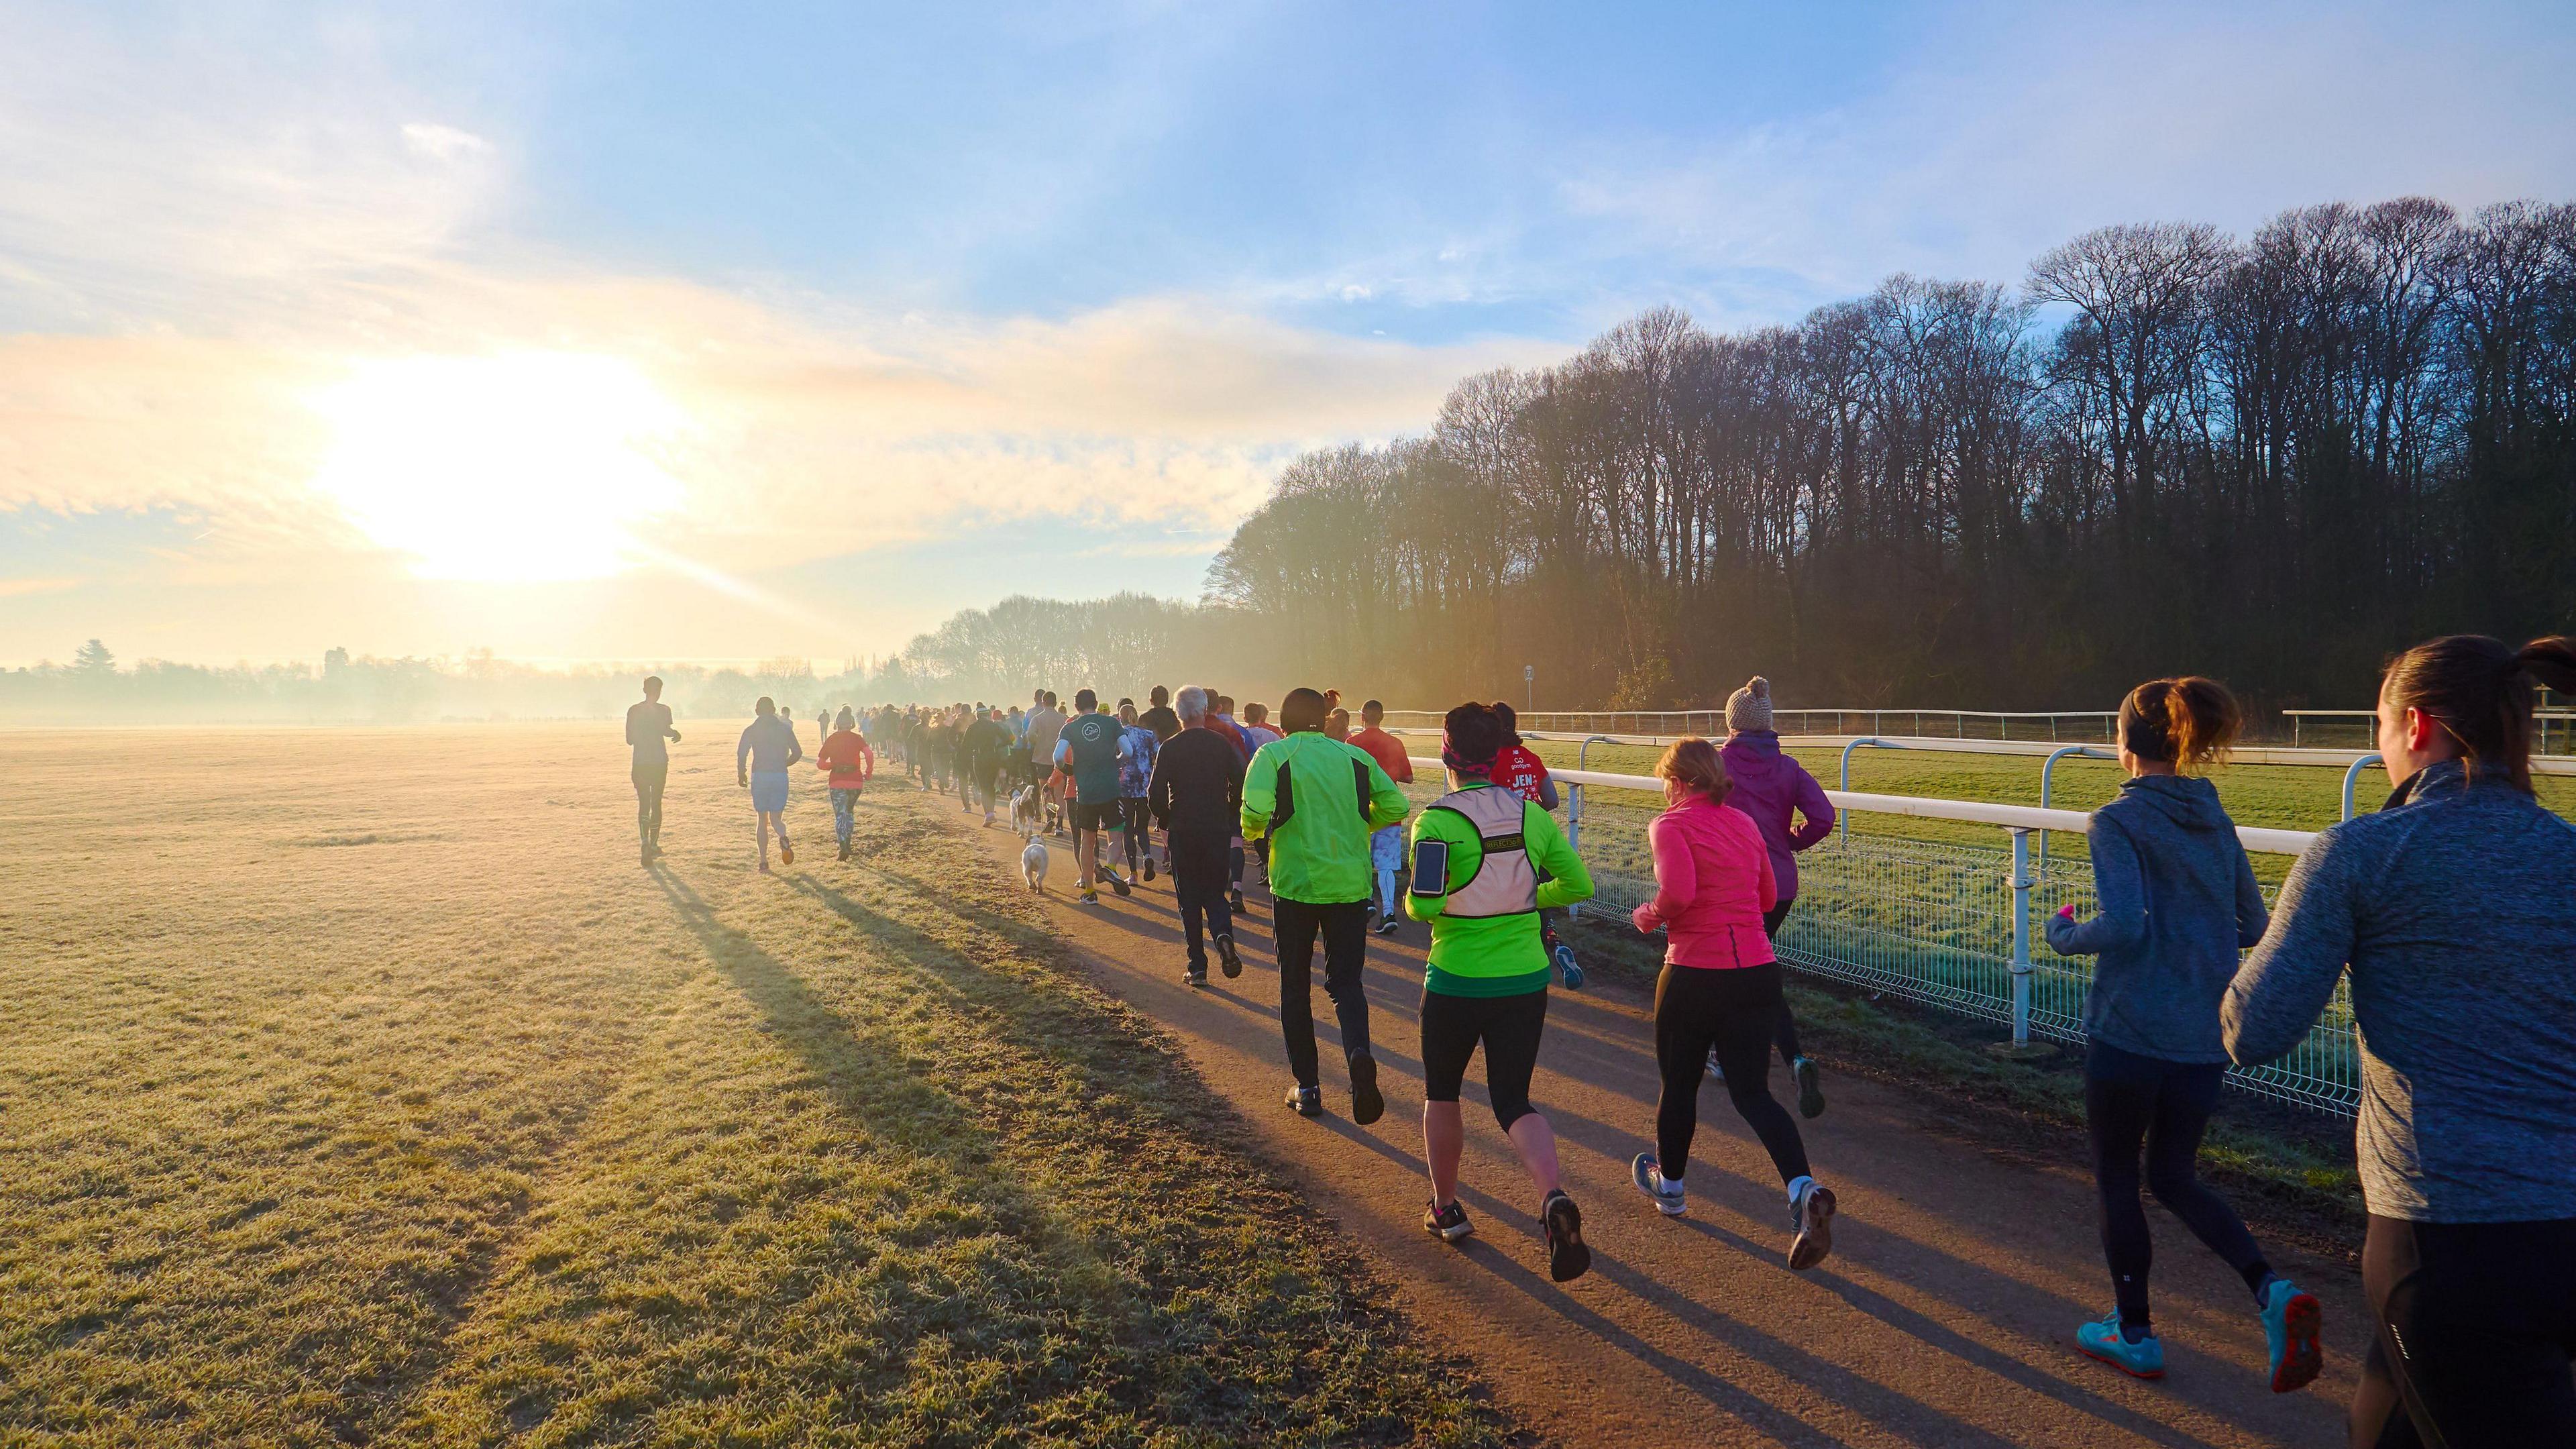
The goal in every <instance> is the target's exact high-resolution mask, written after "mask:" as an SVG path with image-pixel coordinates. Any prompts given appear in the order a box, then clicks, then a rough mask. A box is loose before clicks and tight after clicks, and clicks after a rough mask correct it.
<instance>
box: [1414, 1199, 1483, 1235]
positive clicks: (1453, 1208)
mask: <svg viewBox="0 0 2576 1449" xmlns="http://www.w3.org/2000/svg"><path fill="white" fill-rule="evenodd" d="M1422 1230H1423V1231H1424V1232H1426V1233H1429V1234H1430V1235H1431V1236H1433V1237H1435V1238H1438V1239H1439V1240H1440V1241H1442V1242H1444V1243H1454V1242H1456V1241H1458V1240H1459V1239H1460V1238H1463V1237H1465V1236H1467V1235H1468V1234H1469V1233H1472V1232H1474V1231H1475V1230H1476V1225H1475V1224H1474V1223H1471V1222H1469V1221H1467V1210H1466V1209H1465V1208H1463V1207H1461V1206H1459V1205H1458V1204H1456V1203H1454V1202H1453V1203H1451V1204H1449V1205H1448V1206H1447V1207H1442V1206H1441V1205H1440V1204H1438V1203H1436V1202H1435V1203H1432V1204H1430V1205H1429V1206H1427V1207H1425V1208H1424V1209H1423V1210H1422Z"/></svg>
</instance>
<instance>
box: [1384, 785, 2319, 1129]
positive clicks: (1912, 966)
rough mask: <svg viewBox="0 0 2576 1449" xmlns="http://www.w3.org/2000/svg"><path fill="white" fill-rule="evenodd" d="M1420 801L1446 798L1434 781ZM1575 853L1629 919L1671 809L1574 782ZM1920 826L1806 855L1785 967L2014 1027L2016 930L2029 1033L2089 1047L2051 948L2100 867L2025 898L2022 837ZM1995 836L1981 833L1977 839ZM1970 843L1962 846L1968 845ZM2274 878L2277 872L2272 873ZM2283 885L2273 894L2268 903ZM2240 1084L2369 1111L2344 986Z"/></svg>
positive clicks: (2032, 884)
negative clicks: (2017, 863) (1660, 816)
mask: <svg viewBox="0 0 2576 1449" xmlns="http://www.w3.org/2000/svg"><path fill="white" fill-rule="evenodd" d="M1419 773H1420V775H1421V777H1422V779H1423V780H1424V781H1425V782H1426V783H1422V784H1417V785H1416V786H1414V787H1413V790H1412V792H1411V793H1413V795H1414V796H1415V800H1416V803H1417V804H1423V803H1428V802H1429V801H1430V800H1431V799H1433V798H1435V797H1436V796H1437V795H1438V793H1439V788H1440V787H1439V786H1438V785H1437V784H1433V783H1428V782H1429V781H1430V780H1431V777H1432V772H1431V771H1428V770H1424V771H1420V772H1419ZM1568 795H1569V797H1570V802H1569V803H1570V804H1572V805H1573V810H1572V811H1571V812H1570V813H1571V816H1572V820H1573V828H1574V832H1575V836H1576V842H1577V846H1578V848H1579V849H1580V851H1581V853H1582V855H1583V860H1584V864H1585V865H1586V867H1588V868H1589V869H1590V870H1591V872H1592V878H1593V883H1594V887H1595V892H1596V894H1595V897H1594V901H1593V903H1592V904H1591V905H1588V906H1586V907H1584V909H1585V910H1586V911H1597V912H1603V913H1607V912H1614V911H1615V912H1617V913H1618V914H1620V915H1625V914H1626V913H1627V912H1629V911H1631V910H1633V909H1634V908H1635V907H1636V906H1637V905H1638V904H1640V903H1641V902H1643V901H1645V900H1647V899H1648V898H1649V897H1651V896H1652V895H1653V894H1654V889H1655V878H1654V864H1653V860H1652V858H1651V856H1650V854H1649V851H1648V847H1647V843H1646V825H1647V823H1648V822H1649V821H1651V820H1652V819H1653V818H1654V816H1655V814H1656V813H1657V812H1658V811H1659V810H1660V809H1661V808H1662V803H1663V802H1662V800H1661V799H1660V798H1659V797H1657V796H1654V795H1649V794H1646V793H1644V792H1642V791H1636V790H1626V789H1611V788H1605V787H1603V786H1599V785H1587V786H1582V787H1578V788H1577V789H1569V791H1568ZM1925 823H1928V822H1920V821H1914V820H1905V819H1898V818H1894V817H1887V816H1874V815H1870V814H1866V813H1862V814H1858V815H1857V817H1856V819H1855V821H1854V826H1853V829H1852V831H1851V833H1850V834H1849V836H1848V837H1845V836H1843V835H1840V834H1836V835H1833V836H1828V837H1827V838H1826V839H1825V840H1823V841H1822V842H1819V843H1818V844H1817V845H1816V846H1815V847H1814V848H1812V849H1810V850H1808V851H1806V852H1805V853H1803V854H1801V855H1800V856H1799V857H1798V894H1797V907H1796V908H1795V909H1794V910H1792V911H1791V912H1790V913H1789V917H1788V920H1787V921H1786V922H1785V923H1783V925H1782V926H1781V931H1780V938H1779V942H1778V949H1779V953H1780V958H1781V961H1782V962H1783V964H1785V965H1787V966H1789V967H1791V968H1792V969H1794V970H1798V971H1803V972H1807V973H1809V974H1811V975H1815V976H1821V977H1825V978H1828V979H1831V980H1835V981H1841V982H1846V983H1849V984H1851V985H1854V986H1860V987H1865V988H1867V989H1869V990H1871V991H1879V992H1888V993H1892V994H1894V995H1897V996H1901V997H1904V998H1906V999H1908V1000H1911V1001H1917V1002H1921V1003H1923V1004H1925V1005H1929V1006H1935V1007H1939V1008H1941V1009H1943V1010H1946V1011H1953V1012H1957V1013H1960V1014H1962V1015H1965V1016H1971V1017H1976V1018H1979V1019H1982V1020H1987V1021H1995V1022H2010V1021H2011V1020H2012V1018H2013V997H2014V992H2013V978H2014V971H2013V965H2014V960H2015V953H2014V949H2013V923H2014V914H2015V912H2016V910H2018V911H2020V912H2022V913H2023V918H2024V921H2025V929H2026V931H2027V940H2028V943H2029V945H2028V952H2027V956H2028V960H2029V963H2030V966H2029V1006H2028V1029H2029V1031H2030V1033H2031V1034H2032V1035H2034V1036H2042V1037H2048V1038H2052V1039H2055V1040H2058V1041H2063V1042H2071V1043H2081V1042H2082V1041H2083V1040H2084V999H2085V994H2086V992H2087V991H2088V990H2089V989H2090V988H2091V986H2092V980H2093V965H2092V960H2091V958H2089V957H2068V956H2059V955H2057V954H2056V953H2055V952H2053V951H2051V950H2049V949H2048V947H2047V945H2046V944H2045V942H2044V941H2043V939H2042V937H2041V933H2040V924H2041V922H2043V921H2044V920H2046V919H2047V917H2048V916H2050V915H2052V914H2054V913H2055V912H2056V911H2057V909H2058V908H2059V907H2061V906H2067V905H2072V906H2074V907H2075V909H2076V912H2077V914H2079V915H2086V914H2090V913H2091V912H2092V911H2093V909H2094V900H2093V875H2092V867H2091V865H2090V864H2089V863H2088V862H2086V861H2084V860H2082V859H2080V858H2073V859H2070V858H2068V857H2067V856H2066V855H2065V854H2062V853H2061V854H2060V855H2058V856H2057V857H2055V858H2053V859H2049V860H2044V861H2043V860H2038V859H2036V858H2035V856H2034V855H2033V854H2025V856H2024V857H2023V860H2024V870H2025V875H2024V877H2023V878H2024V879H2025V880H2026V881H2028V882H2029V886H2028V889H2027V891H2026V892H2016V891H2015V889H2014V875H2013V872H2014V853H2013V849H2012V833H2013V832H2012V831H2011V830H2010V829H2008V828H2003V827H1996V826H1974V827H1971V826H1960V825H1949V826H1947V827H1946V828H1944V829H1942V830H1940V832H1939V833H1940V834H1941V835H1942V836H1944V837H1948V838H1924V832H1923V831H1921V830H1919V829H1915V828H1913V827H1918V826H1920V825H1922V824H1925ZM1981 836H1984V837H1990V841H1989V840H1987V839H1980V838H1978V837H1981ZM1962 837H1964V838H1962ZM2263 874H2265V875H2270V874H2272V873H2271V872H2264V873H2263ZM2271 889H2272V888H2271V887H2266V893H2267V895H2268V894H2269V892H2270V890H2271ZM2229 1080H2230V1081H2231V1082H2232V1083H2233V1084H2234V1085H2235V1086H2237V1087H2238V1088H2240V1089H2242V1090H2245V1091H2248V1092H2252V1093H2255V1094H2257V1095H2260V1096H2265V1097H2270V1098H2273V1099H2275V1100H2278V1101H2282V1102H2288V1103H2293V1104H2295V1105H2298V1106H2302V1107H2309V1108H2314V1109H2317V1110H2321V1111H2326V1112H2332V1113H2337V1114H2340V1115H2343V1116H2351V1115H2352V1114H2353V1113H2354V1111H2355V1110H2356V1109H2357V1108H2358V1106H2359V1103H2360V1065H2359V1060H2358V1057H2357V1055H2356V1051H2355V1041H2354V1035H2353V1024H2352V1004H2351V999H2350V996H2349V993H2348V988H2345V987H2341V986H2339V987H2338V988H2337V989H2336V992H2335V999H2334V1001H2333V1003H2332V1004H2331V1005H2330V1006H2329V1007H2328V1008H2327V1010H2326V1013H2325V1015H2324V1017H2323V1019H2322V1020H2320V1021H2319V1023H2318V1024H2317V1026H2316V1027H2315V1029H2313V1030H2312V1031H2310V1032H2309V1034H2308V1037H2307V1039H2306V1040H2305V1041H2304V1042H2303V1043H2301V1045H2300V1046H2299V1047H2298V1049H2297V1050H2295V1051H2293V1052H2292V1053H2290V1055H2289V1056H2287V1057H2285V1058H2283V1059H2282V1060H2280V1061H2277V1062H2271V1063H2267V1064H2265V1065H2263V1066H2259V1067H2250V1068H2246V1067H2239V1068H2232V1069H2230V1072H2229Z"/></svg>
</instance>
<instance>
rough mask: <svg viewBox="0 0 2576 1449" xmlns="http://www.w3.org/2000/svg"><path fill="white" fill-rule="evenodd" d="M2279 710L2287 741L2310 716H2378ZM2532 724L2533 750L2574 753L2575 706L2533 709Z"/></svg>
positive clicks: (2372, 717)
mask: <svg viewBox="0 0 2576 1449" xmlns="http://www.w3.org/2000/svg"><path fill="white" fill-rule="evenodd" d="M2281 714H2282V715H2283V717H2285V718H2287V719H2288V720H2289V721H2290V743H2291V744H2293V745H2295V744H2297V743H2299V740H2300V736H2301V734H2302V733H2303V732H2304V731H2305V729H2306V728H2307V722H2308V721H2309V720H2312V719H2368V720H2375V719H2377V718H2379V711H2377V710H2375V709H2285V710H2283V711H2281ZM2552 724H2563V725H2566V726H2567V728H2565V729H2561V730H2555V731H2553V730H2551V728H2550V726H2551V725H2552ZM2532 725H2533V730H2532V733H2533V735H2534V736H2535V738H2534V739H2533V740H2532V744H2531V747H2532V750H2533V752H2534V753H2537V754H2543V755H2547V754H2562V755H2563V754H2576V709H2543V710H2535V711H2534V712H2533V713H2532ZM2553 738H2555V739H2556V740H2557V742H2558V748H2557V749H2556V750H2554V751H2553V750H2551V749H2550V748H2549V743H2550V741H2551V739H2553Z"/></svg>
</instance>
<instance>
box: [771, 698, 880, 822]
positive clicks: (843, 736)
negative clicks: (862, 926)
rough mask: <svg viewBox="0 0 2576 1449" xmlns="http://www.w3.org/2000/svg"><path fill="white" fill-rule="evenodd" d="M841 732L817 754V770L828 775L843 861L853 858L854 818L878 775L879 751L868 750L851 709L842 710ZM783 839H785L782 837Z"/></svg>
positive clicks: (835, 733)
mask: <svg viewBox="0 0 2576 1449" xmlns="http://www.w3.org/2000/svg"><path fill="white" fill-rule="evenodd" d="M838 723H839V726H840V727H839V728H838V729H835V730H833V731H832V733H831V735H830V736H829V737H827V738H826V739H825V740H824V741H823V746H822V748H821V749H818V750H816V751H815V752H814V768H815V769H818V770H823V771H827V772H829V773H828V774H827V775H826V776H825V777H824V783H825V784H826V785H828V786H829V787H830V788H831V791H832V833H833V834H834V835H836V836H839V837H840V841H841V857H840V858H841V859H843V860H847V859H849V858H850V832H851V830H852V829H853V828H855V827H856V825H857V823H858V822H857V818H856V816H855V815H854V814H853V812H854V811H856V810H857V809H858V804H859V791H860V790H862V789H864V788H866V786H867V783H868V779H869V777H871V776H873V775H874V774H876V772H877V756H876V751H874V750H871V749H869V748H868V742H867V738H866V736H864V735H861V734H860V733H859V732H858V731H857V730H856V729H854V728H852V726H853V725H855V724H856V723H857V720H856V719H855V718H854V717H853V716H852V715H851V714H850V710H849V706H847V705H843V706H842V707H841V717H840V720H839V722H838ZM781 838H782V839H783V838H784V837H783V836H782V837H781Z"/></svg>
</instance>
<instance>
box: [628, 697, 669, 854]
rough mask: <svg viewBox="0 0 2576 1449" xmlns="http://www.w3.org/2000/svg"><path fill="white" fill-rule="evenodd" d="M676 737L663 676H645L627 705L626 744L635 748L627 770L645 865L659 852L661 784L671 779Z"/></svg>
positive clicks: (660, 849)
mask: <svg viewBox="0 0 2576 1449" xmlns="http://www.w3.org/2000/svg"><path fill="white" fill-rule="evenodd" d="M679 739H680V732H679V731H678V730H675V729H673V728H671V707H670V706H669V705H667V704H664V703H662V677H661V676H660V675H658V674H656V675H650V676H647V677H646V678H645V680H644V697H643V698H642V699H640V700H638V701H636V702H635V703H633V704H630V705H628V706H627V707H626V743H627V744H629V745H631V746H633V747H634V750H635V762H634V764H633V766H632V767H631V768H630V769H629V771H628V773H629V774H630V775H631V776H632V777H633V778H634V781H635V834H636V836H637V838H638V840H639V841H640V843H641V848H642V852H643V857H644V859H643V863H644V864H646V865H651V864H652V863H653V861H654V858H655V857H657V856H659V855H660V854H661V853H662V786H663V785H664V784H665V783H666V782H667V781H669V779H670V778H671V750H670V746H671V745H673V744H677V743H678V742H679Z"/></svg>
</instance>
